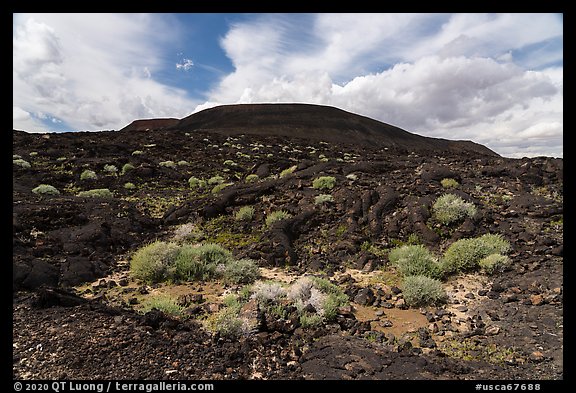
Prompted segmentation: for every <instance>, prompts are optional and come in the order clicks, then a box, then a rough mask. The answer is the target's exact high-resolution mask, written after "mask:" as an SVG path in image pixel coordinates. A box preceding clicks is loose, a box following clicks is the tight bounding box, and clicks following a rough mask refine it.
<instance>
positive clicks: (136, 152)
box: [132, 150, 144, 156]
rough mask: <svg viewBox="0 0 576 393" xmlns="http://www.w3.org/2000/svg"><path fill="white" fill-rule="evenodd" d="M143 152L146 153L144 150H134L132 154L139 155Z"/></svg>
mask: <svg viewBox="0 0 576 393" xmlns="http://www.w3.org/2000/svg"><path fill="white" fill-rule="evenodd" d="M141 154H144V152H143V151H142V150H134V151H133V152H132V155H133V156H139V155H141Z"/></svg>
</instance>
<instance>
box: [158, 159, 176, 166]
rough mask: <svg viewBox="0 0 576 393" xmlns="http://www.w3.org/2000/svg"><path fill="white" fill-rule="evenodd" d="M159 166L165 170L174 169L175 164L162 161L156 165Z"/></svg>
mask: <svg viewBox="0 0 576 393" xmlns="http://www.w3.org/2000/svg"><path fill="white" fill-rule="evenodd" d="M158 165H159V166H162V167H165V168H176V163H175V162H174V161H170V160H169V161H162V162H159V163H158Z"/></svg>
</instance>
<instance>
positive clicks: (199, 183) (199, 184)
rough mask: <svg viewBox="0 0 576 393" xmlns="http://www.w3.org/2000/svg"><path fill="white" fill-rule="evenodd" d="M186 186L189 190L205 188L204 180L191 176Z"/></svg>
mask: <svg viewBox="0 0 576 393" xmlns="http://www.w3.org/2000/svg"><path fill="white" fill-rule="evenodd" d="M188 185H189V186H190V188H191V189H196V188H204V187H206V180H204V179H198V178H197V177H194V176H192V177H191V178H190V179H188Z"/></svg>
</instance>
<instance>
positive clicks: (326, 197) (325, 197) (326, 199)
mask: <svg viewBox="0 0 576 393" xmlns="http://www.w3.org/2000/svg"><path fill="white" fill-rule="evenodd" d="M332 202H334V197H333V196H332V195H331V194H320V195H317V196H316V197H315V198H314V204H315V205H323V204H325V203H332Z"/></svg>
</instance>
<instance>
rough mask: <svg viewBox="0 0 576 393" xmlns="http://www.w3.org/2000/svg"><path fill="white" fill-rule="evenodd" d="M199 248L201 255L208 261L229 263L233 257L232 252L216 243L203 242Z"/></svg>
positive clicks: (201, 257)
mask: <svg viewBox="0 0 576 393" xmlns="http://www.w3.org/2000/svg"><path fill="white" fill-rule="evenodd" d="M197 248H198V253H199V257H200V259H201V260H202V261H204V262H206V263H215V264H216V265H218V264H221V263H222V264H227V263H228V262H230V261H231V260H232V259H233V258H232V253H231V252H230V251H228V250H227V249H225V248H224V247H222V246H221V245H219V244H215V243H203V244H201V245H200V246H198V247H197Z"/></svg>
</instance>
